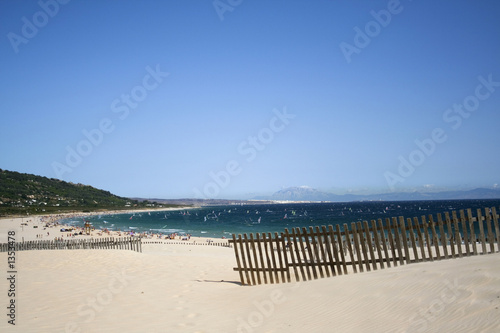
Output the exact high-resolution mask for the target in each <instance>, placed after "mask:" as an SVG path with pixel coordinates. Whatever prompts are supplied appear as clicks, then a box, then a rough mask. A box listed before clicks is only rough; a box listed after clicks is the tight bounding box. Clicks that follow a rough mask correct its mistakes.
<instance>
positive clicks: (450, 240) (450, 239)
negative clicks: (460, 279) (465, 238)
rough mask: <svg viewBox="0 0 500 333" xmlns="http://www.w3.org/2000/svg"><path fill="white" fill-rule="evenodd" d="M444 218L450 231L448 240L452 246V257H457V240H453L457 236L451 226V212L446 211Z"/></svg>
mask: <svg viewBox="0 0 500 333" xmlns="http://www.w3.org/2000/svg"><path fill="white" fill-rule="evenodd" d="M444 220H445V221H446V228H447V231H448V240H449V242H450V247H451V257H452V258H455V257H456V251H455V242H454V241H453V238H455V234H454V232H453V229H452V228H451V219H450V214H449V213H448V212H444Z"/></svg>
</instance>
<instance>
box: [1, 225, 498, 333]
mask: <svg viewBox="0 0 500 333" xmlns="http://www.w3.org/2000/svg"><path fill="white" fill-rule="evenodd" d="M30 219H31V221H29V220H26V221H24V222H22V221H23V220H21V218H16V219H7V220H5V219H2V220H0V233H1V236H0V237H2V238H1V241H2V242H3V241H4V240H5V239H6V236H7V232H8V230H9V228H10V227H12V228H13V229H12V230H15V231H16V236H15V237H16V240H17V241H19V240H20V239H21V237H22V235H24V237H33V236H35V239H36V235H37V234H40V233H45V234H46V233H47V232H49V233H50V236H51V237H54V236H55V235H56V233H58V232H59V229H60V228H59V227H60V226H61V225H57V226H58V227H52V228H48V227H46V229H45V230H43V227H45V224H42V223H43V222H42V221H41V218H39V217H31V218H30ZM21 223H27V225H22V224H21ZM33 226H37V228H33ZM18 231H19V234H18V233H17V232H18ZM78 237H83V236H78ZM85 237H91V236H85ZM99 237H107V236H94V238H99ZM44 238H45V239H48V237H44ZM65 238H66V237H65ZM193 239H194V238H191V241H192V240H193ZM171 243H177V244H178V243H180V244H186V245H187V244H188V243H187V242H182V241H179V240H175V241H172V242H171ZM166 244H168V242H167V241H165V240H161V241H160V240H158V241H157V240H155V239H152V240H151V241H149V240H145V244H144V246H143V247H142V249H143V252H142V253H138V252H135V251H130V250H111V249H92V250H83V249H73V250H27V251H18V252H16V253H15V269H16V275H15V276H14V277H12V275H10V277H11V278H10V280H9V279H5V278H4V279H2V280H0V289H2V290H4V291H7V290H9V288H10V289H13V290H15V296H14V295H13V296H7V292H6V293H5V294H4V296H3V297H2V298H0V305H1V306H2V307H3V308H4V310H3V311H4V312H3V317H4V319H3V320H2V321H0V331H2V332H3V331H6V332H23V333H31V332H33V333H34V332H79V333H84V332H165V331H168V332H198V333H218V332H239V333H243V332H245V333H252V332H291V333H299V332H304V331H311V332H331V331H332V327H334V328H335V330H336V331H339V332H384V333H385V332H401V331H405V332H423V331H432V332H439V331H443V332H445V331H446V332H448V331H463V330H465V331H483V332H497V331H498V329H500V316H499V313H500V312H499V311H500V310H499V308H500V292H499V290H498V286H499V285H500V253H495V254H488V255H478V256H472V257H464V258H456V259H449V260H442V261H435V262H424V263H416V264H409V265H402V266H397V267H391V268H386V269H380V270H377V271H370V272H364V273H358V274H347V275H339V276H335V277H331V278H323V279H317V280H311V281H306V282H295V283H280V284H263V285H258V286H241V284H240V283H239V278H238V272H236V271H234V270H233V267H235V266H236V260H235V256H234V250H233V249H231V248H227V247H221V246H182V245H179V246H175V245H172V246H165V245H166ZM9 256H11V255H10V254H8V253H6V252H3V253H0V261H1V262H2V263H4V264H5V266H6V264H7V262H8V260H9V259H8V258H9ZM6 271H7V268H5V269H4V272H6ZM9 304H15V306H13V308H12V311H11V310H9V309H8V308H7V307H8V306H9ZM8 311H10V314H8ZM5 314H7V316H5ZM360 314H362V316H361V317H360ZM9 315H12V316H13V317H8V316H9ZM8 320H15V326H14V325H11V324H10V323H9V322H8Z"/></svg>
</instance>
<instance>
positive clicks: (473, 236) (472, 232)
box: [467, 208, 477, 255]
mask: <svg viewBox="0 0 500 333" xmlns="http://www.w3.org/2000/svg"><path fill="white" fill-rule="evenodd" d="M467 221H468V224H469V230H470V241H471V243H472V251H473V252H474V255H477V245H476V243H477V239H476V231H475V230H474V218H473V217H472V211H471V209H470V208H469V209H467Z"/></svg>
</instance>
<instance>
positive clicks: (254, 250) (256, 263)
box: [249, 234, 262, 284]
mask: <svg viewBox="0 0 500 333" xmlns="http://www.w3.org/2000/svg"><path fill="white" fill-rule="evenodd" d="M249 243H250V249H251V251H252V254H253V263H254V267H255V268H256V269H258V268H261V267H260V266H259V262H258V261H257V250H256V249H255V242H254V237H253V234H250V239H249ZM256 275H257V283H258V284H262V281H261V279H260V272H259V271H257V272H256Z"/></svg>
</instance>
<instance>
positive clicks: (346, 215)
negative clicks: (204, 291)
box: [61, 199, 500, 238]
mask: <svg viewBox="0 0 500 333" xmlns="http://www.w3.org/2000/svg"><path fill="white" fill-rule="evenodd" d="M486 207H488V208H491V207H497V209H499V208H500V199H498V200H491V199H484V200H436V201H366V202H344V203H341V202H335V203H333V202H321V203H279V204H243V205H241V204H238V205H227V206H211V207H209V206H206V207H200V208H192V209H182V210H176V211H152V212H140V213H127V214H125V213H124V214H109V215H107V214H101V215H93V216H87V217H85V218H82V217H79V218H75V217H74V218H68V219H64V220H62V221H61V222H62V223H64V224H67V225H71V226H79V227H83V226H84V223H85V220H87V221H90V222H91V223H92V225H93V226H94V227H95V228H96V229H108V230H113V231H118V230H120V231H122V232H128V233H144V232H146V233H154V234H163V235H169V234H172V233H177V234H179V235H185V234H190V235H192V236H198V237H209V238H231V237H232V234H245V233H247V234H249V233H263V232H265V233H269V232H271V233H274V232H278V233H280V232H283V231H284V230H285V228H288V230H291V228H296V227H309V226H313V227H315V226H323V225H325V226H328V225H333V226H334V227H335V225H337V224H339V225H340V226H341V229H343V228H342V227H343V224H344V223H347V224H348V225H349V226H350V224H351V222H358V221H370V220H376V219H378V218H382V219H384V220H385V218H386V217H399V216H404V217H405V218H408V217H409V218H413V217H418V218H420V217H421V216H422V215H425V216H428V215H430V214H431V215H433V216H434V217H435V216H436V214H437V213H441V214H443V213H444V212H451V211H457V212H458V211H459V210H461V209H464V210H466V209H468V208H470V209H472V211H473V214H474V215H476V210H477V209H478V208H480V209H483V212H484V208H486ZM499 210H500V209H499Z"/></svg>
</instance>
